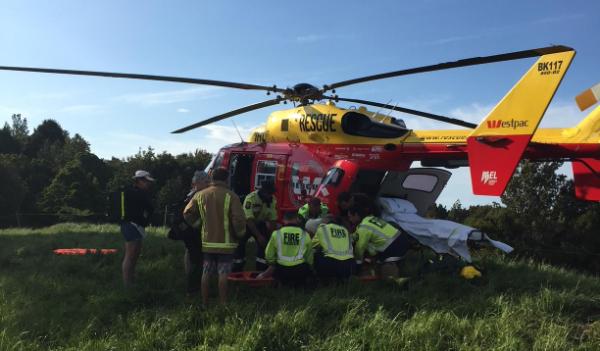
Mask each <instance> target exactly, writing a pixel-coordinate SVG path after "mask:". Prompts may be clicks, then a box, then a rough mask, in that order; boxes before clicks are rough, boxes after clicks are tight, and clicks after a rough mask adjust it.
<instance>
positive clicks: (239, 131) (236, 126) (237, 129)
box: [231, 118, 244, 144]
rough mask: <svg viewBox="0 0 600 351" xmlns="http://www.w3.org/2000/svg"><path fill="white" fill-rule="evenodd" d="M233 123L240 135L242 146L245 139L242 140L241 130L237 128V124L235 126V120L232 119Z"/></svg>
mask: <svg viewBox="0 0 600 351" xmlns="http://www.w3.org/2000/svg"><path fill="white" fill-rule="evenodd" d="M231 123H232V124H233V127H234V128H235V131H236V132H237V133H238V135H239V137H240V140H241V142H242V144H243V143H244V138H242V134H241V133H240V130H239V129H238V127H237V124H235V121H234V120H233V118H232V119H231Z"/></svg>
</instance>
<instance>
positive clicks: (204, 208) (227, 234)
mask: <svg viewBox="0 0 600 351" xmlns="http://www.w3.org/2000/svg"><path fill="white" fill-rule="evenodd" d="M211 176H212V183H211V184H210V186H209V187H208V188H206V189H204V190H202V191H201V192H199V193H197V194H196V195H194V198H193V199H192V201H190V203H189V204H188V205H187V206H186V207H185V209H184V210H183V216H184V218H185V220H186V221H187V222H188V223H195V222H196V221H197V220H200V221H201V225H200V235H201V237H202V254H203V256H204V259H203V261H204V263H203V267H202V283H201V287H202V289H201V290H202V303H203V304H204V305H205V306H206V305H208V298H209V283H210V277H211V276H214V275H218V277H219V301H220V303H221V304H225V303H226V302H227V275H228V274H229V273H230V272H231V266H232V263H233V252H234V250H235V249H236V248H237V245H238V244H237V241H238V238H241V237H243V235H244V233H245V231H246V217H245V216H244V211H243V210H242V204H241V203H240V199H239V197H238V196H237V195H236V194H235V193H234V192H233V191H231V190H230V189H229V188H228V187H227V178H228V177H229V172H227V170H226V169H224V168H218V169H215V170H214V171H213V172H212V174H211Z"/></svg>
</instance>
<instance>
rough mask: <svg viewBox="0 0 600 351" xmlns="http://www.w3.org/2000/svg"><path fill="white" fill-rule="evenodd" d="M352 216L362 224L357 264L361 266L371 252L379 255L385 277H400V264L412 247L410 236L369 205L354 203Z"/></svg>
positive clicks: (378, 260) (355, 254) (358, 233)
mask: <svg viewBox="0 0 600 351" xmlns="http://www.w3.org/2000/svg"><path fill="white" fill-rule="evenodd" d="M348 218H349V219H350V221H351V222H352V223H353V224H357V225H358V226H357V227H356V231H355V236H356V239H357V242H356V245H355V250H354V257H355V258H356V263H357V265H358V266H359V267H360V265H361V264H362V260H363V257H364V254H365V251H368V252H369V254H370V255H373V256H375V255H376V257H377V263H379V264H380V265H381V273H382V274H381V275H382V276H383V277H386V278H387V277H398V273H399V271H398V263H399V262H400V261H401V260H402V258H403V257H404V255H406V253H407V251H408V250H409V249H410V247H411V240H410V238H409V235H408V234H406V233H404V232H402V230H400V229H396V228H395V227H394V226H392V225H391V224H389V223H387V222H386V221H384V220H383V219H381V218H379V217H375V216H373V215H371V214H370V212H369V209H368V208H366V207H362V206H356V205H355V206H352V207H351V208H350V209H349V210H348ZM359 269H360V268H359Z"/></svg>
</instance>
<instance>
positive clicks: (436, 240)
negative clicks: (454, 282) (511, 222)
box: [379, 197, 513, 262]
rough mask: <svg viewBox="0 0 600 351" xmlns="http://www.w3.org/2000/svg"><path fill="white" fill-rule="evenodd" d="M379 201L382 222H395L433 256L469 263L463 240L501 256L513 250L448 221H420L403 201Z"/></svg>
mask: <svg viewBox="0 0 600 351" xmlns="http://www.w3.org/2000/svg"><path fill="white" fill-rule="evenodd" d="M379 202H380V204H381V206H382V208H383V214H382V218H383V219H384V220H386V221H388V222H395V223H397V224H398V225H399V226H400V227H401V228H402V229H403V230H404V231H406V232H407V233H408V234H410V235H411V236H412V237H414V238H415V239H416V240H417V241H419V243H421V244H422V245H425V246H428V247H430V248H431V249H432V250H434V251H435V252H437V253H440V254H441V253H447V254H451V255H454V256H460V257H462V258H463V259H464V260H466V261H467V262H471V254H470V252H469V247H468V246H467V240H476V241H483V242H486V243H489V244H490V245H492V246H494V247H496V248H498V249H499V250H502V251H503V252H505V253H510V252H511V251H513V248H512V247H511V246H509V245H507V244H505V243H503V242H500V241H496V240H492V239H490V238H489V237H488V236H487V235H486V234H484V233H482V232H481V231H480V230H478V229H475V228H472V227H469V226H466V225H463V224H460V223H456V222H452V221H447V220H442V219H429V218H423V217H421V216H419V215H418V214H417V209H416V208H415V206H414V205H413V204H412V203H411V202H409V201H407V200H404V199H397V198H385V197H382V198H380V199H379Z"/></svg>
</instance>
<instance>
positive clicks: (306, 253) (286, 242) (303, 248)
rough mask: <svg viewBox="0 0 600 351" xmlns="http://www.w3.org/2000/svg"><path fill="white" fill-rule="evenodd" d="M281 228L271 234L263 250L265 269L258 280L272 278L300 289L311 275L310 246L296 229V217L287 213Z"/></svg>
mask: <svg viewBox="0 0 600 351" xmlns="http://www.w3.org/2000/svg"><path fill="white" fill-rule="evenodd" d="M283 224H284V226H283V227H281V228H280V229H277V230H275V231H273V234H271V239H270V240H269V243H268V244H267V248H266V250H265V258H266V259H267V262H268V263H269V268H268V269H267V271H265V272H264V273H261V275H259V278H262V277H266V276H270V275H273V278H275V280H277V281H279V282H281V283H284V284H288V283H292V284H295V285H300V284H303V283H306V280H307V279H308V278H309V277H310V276H311V275H312V271H311V266H312V264H313V249H312V242H311V239H310V236H309V235H308V233H307V232H306V231H304V229H302V228H300V227H299V226H298V224H299V223H298V215H297V213H295V212H287V213H286V214H285V215H284V217H283Z"/></svg>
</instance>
